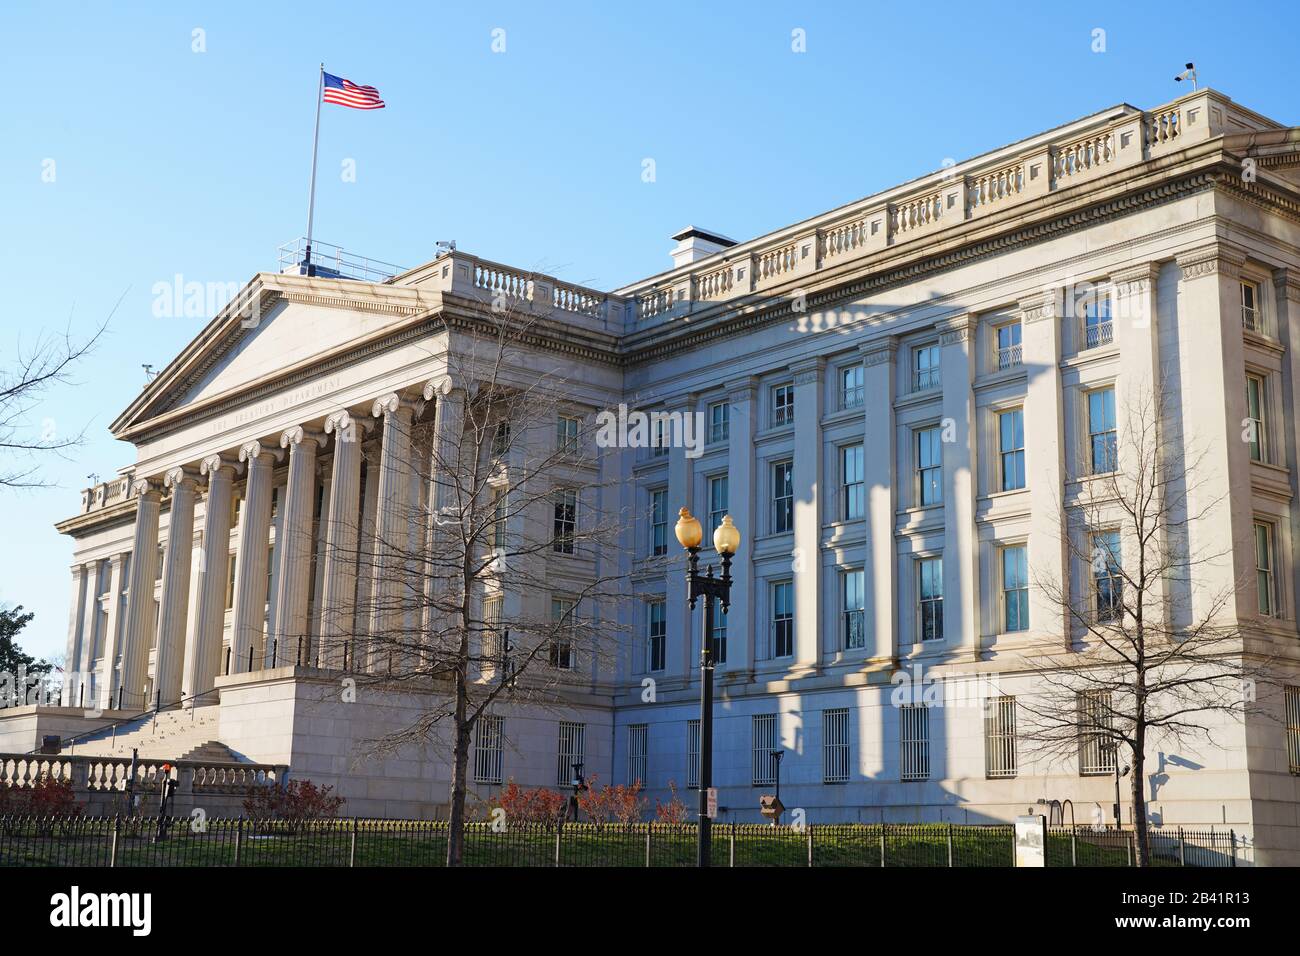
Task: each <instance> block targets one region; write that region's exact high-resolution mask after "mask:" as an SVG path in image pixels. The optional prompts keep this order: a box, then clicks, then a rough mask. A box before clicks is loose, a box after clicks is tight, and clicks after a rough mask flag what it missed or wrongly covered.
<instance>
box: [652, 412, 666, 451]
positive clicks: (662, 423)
mask: <svg viewBox="0 0 1300 956" xmlns="http://www.w3.org/2000/svg"><path fill="white" fill-rule="evenodd" d="M651 421H652V422H653V425H652V426H651V427H652V428H653V429H654V434H653V435H652V436H651V444H652V447H653V454H654V456H655V457H656V458H658V457H659V456H661V455H666V454H668V418H667V416H666V415H665V414H664V413H663V412H656V413H655V414H654V415H653V416H651Z"/></svg>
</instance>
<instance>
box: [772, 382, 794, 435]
mask: <svg viewBox="0 0 1300 956" xmlns="http://www.w3.org/2000/svg"><path fill="white" fill-rule="evenodd" d="M793 424H794V386H793V385H777V386H775V387H774V388H773V389H772V426H773V427H776V426H778V425H793Z"/></svg>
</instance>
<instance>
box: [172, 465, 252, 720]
mask: <svg viewBox="0 0 1300 956" xmlns="http://www.w3.org/2000/svg"><path fill="white" fill-rule="evenodd" d="M237 468H238V465H237V464H236V463H235V462H232V461H230V460H228V459H226V458H223V457H222V456H220V455H212V456H210V457H208V458H205V459H203V461H202V463H201V464H200V465H199V472H200V473H201V474H203V475H206V476H207V479H208V497H207V503H206V504H205V506H204V512H203V550H202V551H201V552H200V559H199V567H198V589H197V590H198V594H197V604H196V610H195V613H194V616H193V618H191V619H190V622H189V631H188V633H187V635H186V640H185V667H184V675H183V677H182V680H181V696H183V697H185V698H187V699H188V698H193V697H195V696H196V695H199V694H206V693H207V692H208V691H210V690H212V689H213V687H214V686H215V684H216V680H217V674H218V673H220V671H221V635H222V631H223V630H224V629H225V616H226V586H227V584H228V583H229V581H228V580H227V574H228V573H229V561H228V557H229V554H230V508H231V504H232V498H233V496H234V484H235V472H236V470H237ZM193 703H194V702H193V701H192V700H187V704H188V706H193Z"/></svg>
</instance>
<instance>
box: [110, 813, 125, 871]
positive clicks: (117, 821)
mask: <svg viewBox="0 0 1300 956" xmlns="http://www.w3.org/2000/svg"><path fill="white" fill-rule="evenodd" d="M121 832H122V818H121V817H117V816H115V817H113V840H112V842H111V843H110V844H109V848H108V865H109V866H117V838H118V835H119V834H120V833H121Z"/></svg>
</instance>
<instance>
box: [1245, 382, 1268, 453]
mask: <svg viewBox="0 0 1300 956" xmlns="http://www.w3.org/2000/svg"><path fill="white" fill-rule="evenodd" d="M1267 396H1268V392H1267V391H1266V388H1265V382H1264V377H1263V376H1262V375H1247V376H1246V417H1247V418H1248V419H1249V427H1250V432H1249V435H1248V437H1249V439H1250V460H1251V461H1259V462H1267V461H1268V454H1269V448H1268V427H1267V425H1268V421H1267V409H1268V402H1267Z"/></svg>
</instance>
